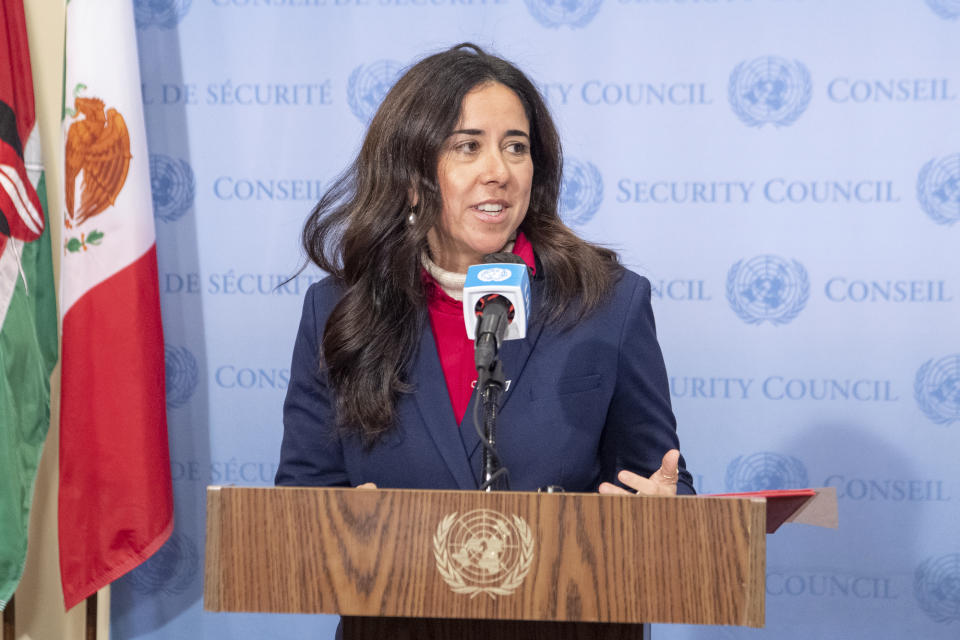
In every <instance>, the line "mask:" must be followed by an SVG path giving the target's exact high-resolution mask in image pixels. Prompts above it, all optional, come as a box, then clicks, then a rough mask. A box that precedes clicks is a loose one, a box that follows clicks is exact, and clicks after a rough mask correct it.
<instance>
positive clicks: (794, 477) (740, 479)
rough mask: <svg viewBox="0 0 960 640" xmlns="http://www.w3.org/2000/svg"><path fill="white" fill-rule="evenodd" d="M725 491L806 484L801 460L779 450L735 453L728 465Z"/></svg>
mask: <svg viewBox="0 0 960 640" xmlns="http://www.w3.org/2000/svg"><path fill="white" fill-rule="evenodd" d="M726 484H727V491H737V492H739V491H774V490H777V489H801V488H804V487H806V486H808V484H809V483H808V482H807V469H806V467H805V466H804V465H803V463H802V462H800V461H799V460H797V459H796V458H794V457H791V456H785V455H781V454H779V453H770V452H762V453H754V454H751V455H749V456H746V457H744V456H738V457H736V458H734V460H733V462H731V463H730V464H729V465H727V477H726Z"/></svg>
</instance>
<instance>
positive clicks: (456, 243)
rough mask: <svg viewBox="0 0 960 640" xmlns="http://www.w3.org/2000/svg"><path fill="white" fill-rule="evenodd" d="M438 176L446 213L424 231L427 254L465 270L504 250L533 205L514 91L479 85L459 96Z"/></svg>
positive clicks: (524, 126)
mask: <svg viewBox="0 0 960 640" xmlns="http://www.w3.org/2000/svg"><path fill="white" fill-rule="evenodd" d="M437 176H438V180H439V183H440V192H441V195H442V197H443V212H442V214H441V216H440V221H439V223H438V224H437V225H435V226H434V227H433V228H432V229H430V231H429V232H428V233H427V242H428V244H429V246H430V253H431V254H432V257H433V261H434V262H435V263H436V264H437V265H439V266H440V267H442V268H443V269H446V270H448V271H454V272H457V273H465V272H466V271H467V267H469V266H470V265H472V264H478V263H479V262H480V261H481V258H482V257H483V256H484V255H485V254H488V253H493V252H495V251H499V250H500V249H502V248H503V246H504V245H505V244H506V243H507V241H508V240H510V238H511V237H513V235H514V233H515V232H516V230H517V227H519V226H520V223H521V222H523V218H524V216H526V215H527V208H528V207H529V205H530V187H531V184H532V183H533V159H532V158H531V156H530V123H529V122H528V121H527V115H526V113H525V112H524V110H523V105H522V104H521V103H520V99H519V98H518V97H517V95H516V94H515V93H514V92H513V91H512V90H511V89H509V88H507V87H506V86H504V85H502V84H499V83H489V84H483V85H478V86H477V87H475V88H474V89H472V90H471V91H470V92H469V93H468V94H467V95H466V96H465V97H464V99H463V105H462V107H461V109H460V121H459V122H458V123H457V126H456V128H455V130H454V131H453V133H451V134H450V136H449V137H448V138H447V140H446V142H445V143H444V146H443V149H442V150H441V152H440V161H439V164H438V167H437Z"/></svg>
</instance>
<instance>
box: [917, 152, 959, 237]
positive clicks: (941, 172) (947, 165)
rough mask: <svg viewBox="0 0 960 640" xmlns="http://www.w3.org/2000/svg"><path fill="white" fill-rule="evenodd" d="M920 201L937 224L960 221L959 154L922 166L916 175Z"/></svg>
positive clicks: (934, 160)
mask: <svg viewBox="0 0 960 640" xmlns="http://www.w3.org/2000/svg"><path fill="white" fill-rule="evenodd" d="M917 200H919V201H920V206H921V207H923V210H924V211H925V212H926V213H927V215H928V216H930V217H931V218H932V219H933V221H934V222H936V223H937V224H953V223H954V222H956V221H957V220H960V153H954V154H953V155H949V156H947V157H946V158H941V159H937V158H934V159H933V160H931V161H929V162H928V163H927V164H925V165H923V168H922V169H920V174H919V175H918V176H917Z"/></svg>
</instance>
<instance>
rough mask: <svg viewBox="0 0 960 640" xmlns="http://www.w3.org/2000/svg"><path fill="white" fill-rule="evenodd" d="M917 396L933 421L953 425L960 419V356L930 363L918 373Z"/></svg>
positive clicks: (915, 393)
mask: <svg viewBox="0 0 960 640" xmlns="http://www.w3.org/2000/svg"><path fill="white" fill-rule="evenodd" d="M913 396H914V398H915V399H916V401H917V405H919V407H920V410H921V411H923V412H924V413H925V414H926V415H927V417H928V418H930V420H932V421H933V422H935V423H936V424H950V423H952V422H955V421H958V420H960V354H954V355H952V356H947V357H945V358H940V359H939V360H937V361H936V362H934V361H933V360H927V361H926V362H925V363H924V364H923V366H921V367H920V368H919V369H918V370H917V377H916V378H915V379H914V382H913Z"/></svg>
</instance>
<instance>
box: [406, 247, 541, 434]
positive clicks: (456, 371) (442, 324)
mask: <svg viewBox="0 0 960 640" xmlns="http://www.w3.org/2000/svg"><path fill="white" fill-rule="evenodd" d="M513 253H514V254H515V255H517V256H518V257H519V258H520V259H521V260H523V261H524V262H525V263H526V264H527V266H528V267H530V268H531V269H535V268H536V267H535V266H534V258H533V245H531V244H530V241H529V240H527V238H526V236H524V235H523V233H522V232H519V231H518V232H517V240H516V242H515V243H514V245H513ZM421 276H422V278H423V283H424V285H426V289H427V308H428V309H429V311H430V328H431V329H433V339H434V340H435V341H436V343H437V353H438V354H440V366H441V367H442V368H443V377H444V379H445V380H446V381H447V392H448V393H449V394H450V404H451V405H452V407H453V415H454V417H455V418H456V419H457V424H460V423H462V422H463V416H464V414H465V413H466V412H467V405H469V404H470V396H471V395H473V388H474V386H475V385H476V383H477V370H476V368H475V367H474V364H473V341H472V340H471V339H470V338H468V337H467V330H466V327H465V326H464V324H463V303H462V302H461V301H460V300H454V299H453V298H451V297H450V296H448V295H447V294H446V292H444V290H443V289H442V288H441V287H440V284H439V283H438V282H437V281H436V280H434V279H433V276H431V275H430V274H429V273H427V271H426V269H423V270H421Z"/></svg>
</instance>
